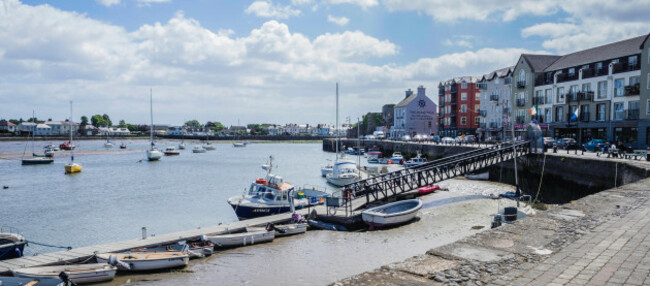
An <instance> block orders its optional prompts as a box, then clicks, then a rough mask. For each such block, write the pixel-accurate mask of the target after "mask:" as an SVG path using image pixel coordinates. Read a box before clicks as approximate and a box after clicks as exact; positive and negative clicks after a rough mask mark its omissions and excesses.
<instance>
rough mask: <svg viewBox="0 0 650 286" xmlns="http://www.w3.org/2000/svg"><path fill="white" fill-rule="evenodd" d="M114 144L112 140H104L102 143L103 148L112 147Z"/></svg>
mask: <svg viewBox="0 0 650 286" xmlns="http://www.w3.org/2000/svg"><path fill="white" fill-rule="evenodd" d="M113 146H115V145H114V144H113V142H111V141H109V140H106V143H104V148H113Z"/></svg>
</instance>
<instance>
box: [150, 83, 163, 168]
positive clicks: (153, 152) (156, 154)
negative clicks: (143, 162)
mask: <svg viewBox="0 0 650 286" xmlns="http://www.w3.org/2000/svg"><path fill="white" fill-rule="evenodd" d="M149 111H150V112H149V113H150V115H151V126H150V127H149V136H150V142H151V143H150V144H151V147H150V148H149V149H148V150H147V160H149V161H158V160H160V159H161V158H162V157H163V153H162V152H160V151H159V150H158V149H157V148H156V144H155V143H153V129H154V126H153V89H150V90H149Z"/></svg>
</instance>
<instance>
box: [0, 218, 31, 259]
mask: <svg viewBox="0 0 650 286" xmlns="http://www.w3.org/2000/svg"><path fill="white" fill-rule="evenodd" d="M26 244H27V240H25V237H24V236H23V235H22V234H20V232H19V231H18V230H17V229H15V228H13V227H8V226H3V227H1V228H0V260H3V259H11V258H18V257H21V256H23V253H24V250H25V245H26Z"/></svg>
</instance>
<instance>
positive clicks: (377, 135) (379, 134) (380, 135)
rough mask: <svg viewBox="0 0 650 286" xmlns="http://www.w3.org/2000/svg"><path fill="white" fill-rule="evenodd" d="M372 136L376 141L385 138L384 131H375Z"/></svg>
mask: <svg viewBox="0 0 650 286" xmlns="http://www.w3.org/2000/svg"><path fill="white" fill-rule="evenodd" d="M372 135H373V136H375V138H377V139H384V137H385V135H384V131H375V132H373V133H372Z"/></svg>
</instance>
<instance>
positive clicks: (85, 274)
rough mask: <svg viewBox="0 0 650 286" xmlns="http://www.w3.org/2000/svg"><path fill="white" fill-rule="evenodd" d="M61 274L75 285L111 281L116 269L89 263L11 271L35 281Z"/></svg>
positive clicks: (110, 266) (102, 264) (54, 277)
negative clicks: (66, 276)
mask: <svg viewBox="0 0 650 286" xmlns="http://www.w3.org/2000/svg"><path fill="white" fill-rule="evenodd" d="M61 272H65V274H67V275H68V279H70V281H72V282H74V283H76V284H86V283H97V282H105V281H111V280H113V278H114V277H115V273H116V272H117V267H115V266H112V265H110V264H107V263H90V264H71V265H57V266H42V267H28V268H21V269H16V270H13V274H14V276H17V277H25V278H36V279H57V278H59V274H60V273H61Z"/></svg>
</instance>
